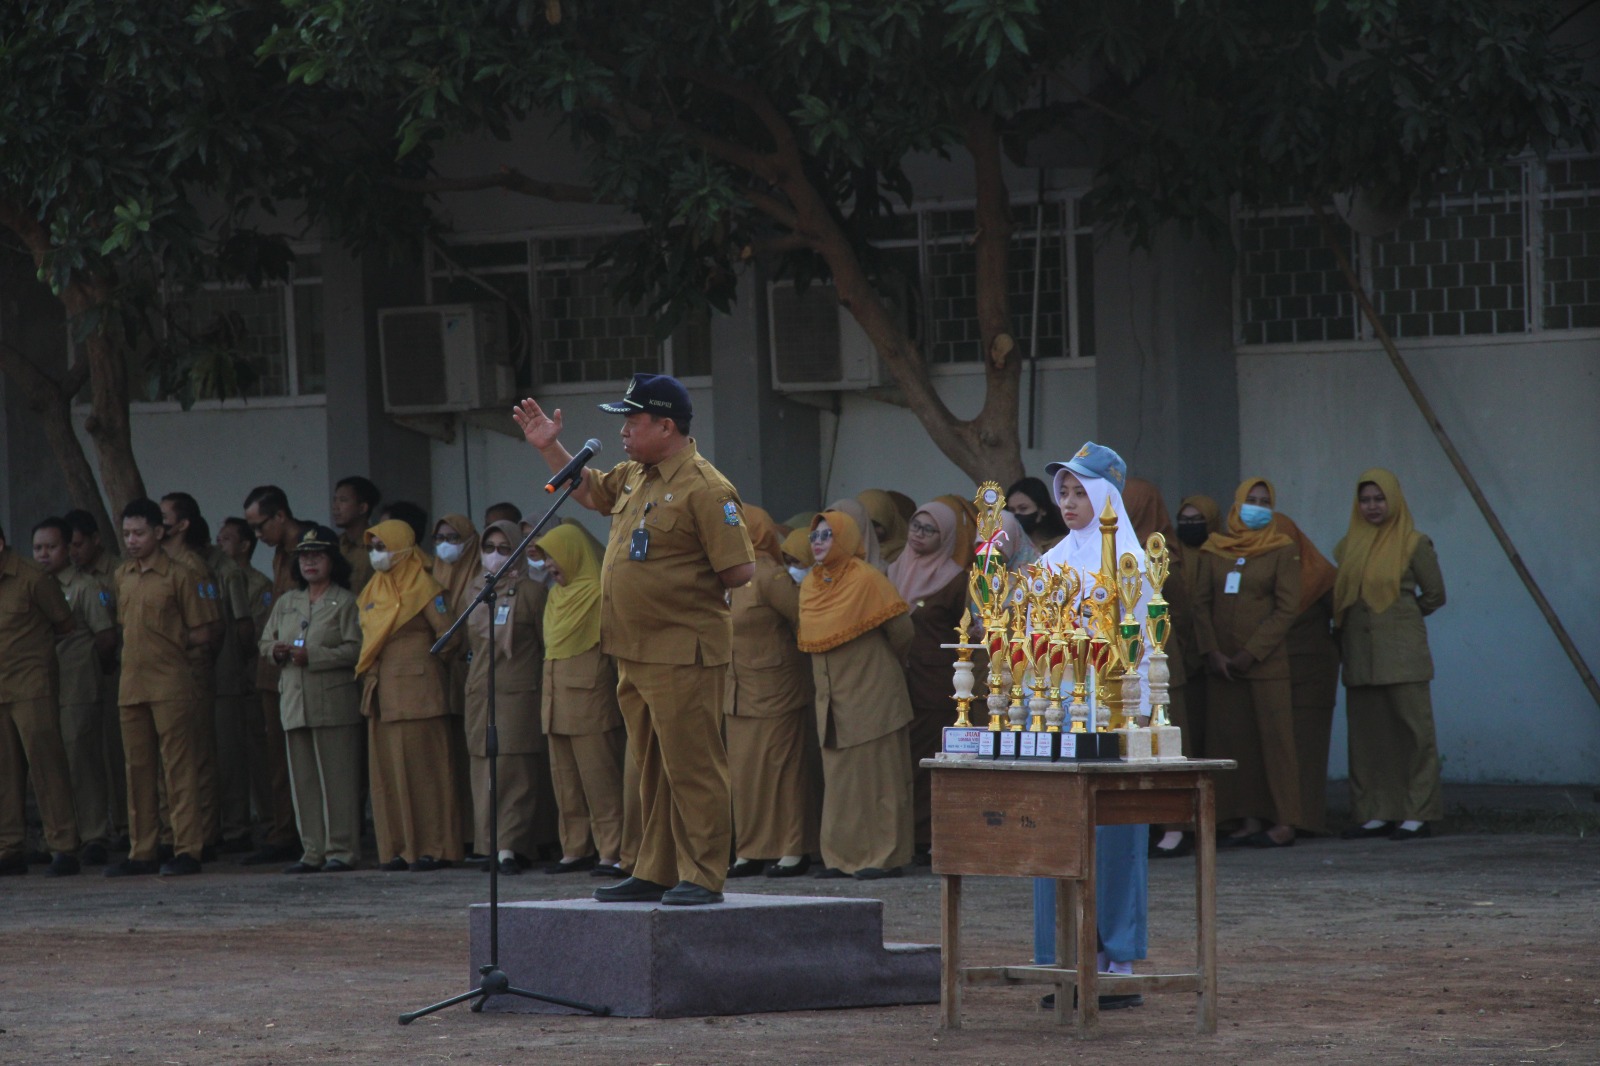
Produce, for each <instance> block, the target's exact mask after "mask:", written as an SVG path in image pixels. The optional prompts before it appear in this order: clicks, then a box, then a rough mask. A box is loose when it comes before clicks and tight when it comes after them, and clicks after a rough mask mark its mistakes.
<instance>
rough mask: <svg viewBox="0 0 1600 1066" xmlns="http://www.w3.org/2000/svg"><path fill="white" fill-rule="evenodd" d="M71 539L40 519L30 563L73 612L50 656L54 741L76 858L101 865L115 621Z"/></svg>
mask: <svg viewBox="0 0 1600 1066" xmlns="http://www.w3.org/2000/svg"><path fill="white" fill-rule="evenodd" d="M71 543H72V530H71V528H70V527H69V526H68V525H67V523H66V522H65V521H63V520H62V519H60V518H46V519H45V520H44V521H43V522H40V523H39V524H38V525H36V526H34V527H33V561H34V562H36V563H38V564H39V567H40V568H41V569H42V570H44V572H45V573H47V574H49V575H50V576H52V577H54V578H55V579H56V582H57V583H58V584H59V585H60V586H61V592H62V594H63V595H64V596H65V597H66V600H67V606H68V607H69V608H70V609H71V611H72V621H73V629H72V632H70V633H68V634H67V635H66V636H64V637H61V638H60V639H59V640H57V641H56V662H57V664H58V666H59V677H60V683H59V687H58V702H59V704H60V708H61V743H62V744H63V745H65V747H66V753H67V770H68V773H69V774H70V775H71V777H72V806H73V809H74V810H75V811H76V812H77V816H78V839H79V840H81V841H82V842H83V851H82V853H81V854H80V855H79V858H80V859H82V861H83V862H84V863H86V864H87V865H89V866H104V865H105V864H106V858H107V854H106V853H107V850H108V848H109V846H110V843H111V802H110V797H109V796H107V795H106V772H105V750H106V746H105V737H104V736H103V734H104V733H105V728H106V723H105V713H104V707H103V706H102V705H101V703H100V685H99V677H100V669H101V664H102V663H103V662H105V661H106V660H108V659H110V658H111V657H112V656H114V655H115V654H116V650H117V620H116V616H115V613H114V608H113V607H112V599H111V594H110V593H109V592H107V591H106V590H105V589H103V588H102V587H101V586H100V583H99V582H97V581H95V580H94V579H93V578H91V577H90V576H89V575H87V574H85V573H84V572H83V571H81V570H79V569H78V568H77V567H75V566H73V565H72V563H71V562H70V561H69V557H68V545H70V544H71Z"/></svg>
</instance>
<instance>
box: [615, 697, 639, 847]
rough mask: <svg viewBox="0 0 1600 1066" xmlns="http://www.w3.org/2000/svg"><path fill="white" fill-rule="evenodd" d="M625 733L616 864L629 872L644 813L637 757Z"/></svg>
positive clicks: (631, 739)
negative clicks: (620, 837) (640, 794)
mask: <svg viewBox="0 0 1600 1066" xmlns="http://www.w3.org/2000/svg"><path fill="white" fill-rule="evenodd" d="M622 731H623V732H624V733H627V734H628V736H627V739H626V741H624V743H623V751H622V843H621V844H620V845H619V846H618V850H619V851H620V852H621V857H620V858H619V859H618V860H617V862H618V864H619V865H620V866H621V867H622V868H623V869H624V870H627V871H628V872H629V873H630V874H631V873H632V872H633V864H634V862H636V861H637V860H638V858H639V838H640V837H641V836H643V835H644V815H643V814H642V813H640V810H639V757H638V756H637V755H635V754H634V741H633V734H632V733H628V728H627V726H626V725H624V726H623V729H622Z"/></svg>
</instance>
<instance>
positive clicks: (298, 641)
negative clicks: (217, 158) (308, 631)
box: [293, 637, 306, 648]
mask: <svg viewBox="0 0 1600 1066" xmlns="http://www.w3.org/2000/svg"><path fill="white" fill-rule="evenodd" d="M293 646H294V647H296V648H303V647H305V646H306V638H305V637H295V638H294V641H293Z"/></svg>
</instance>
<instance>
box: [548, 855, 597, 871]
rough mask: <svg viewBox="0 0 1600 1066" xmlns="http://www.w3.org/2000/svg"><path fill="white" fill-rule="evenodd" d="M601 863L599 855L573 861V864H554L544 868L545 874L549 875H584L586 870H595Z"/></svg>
mask: <svg viewBox="0 0 1600 1066" xmlns="http://www.w3.org/2000/svg"><path fill="white" fill-rule="evenodd" d="M599 861H600V856H598V855H585V856H584V857H583V858H581V859H573V860H572V861H571V862H553V863H551V864H550V865H548V866H546V867H545V868H544V872H545V873H547V874H575V873H582V872H583V871H584V870H593V869H594V868H595V864H596V863H598V862H599Z"/></svg>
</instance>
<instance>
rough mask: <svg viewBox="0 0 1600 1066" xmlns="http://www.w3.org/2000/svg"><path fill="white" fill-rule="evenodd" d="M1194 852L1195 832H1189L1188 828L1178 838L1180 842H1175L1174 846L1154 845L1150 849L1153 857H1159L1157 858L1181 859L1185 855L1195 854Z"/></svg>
mask: <svg viewBox="0 0 1600 1066" xmlns="http://www.w3.org/2000/svg"><path fill="white" fill-rule="evenodd" d="M1193 854H1194V834H1193V833H1191V832H1188V831H1187V830H1185V831H1184V833H1183V835H1182V836H1180V837H1179V838H1178V842H1177V843H1176V844H1174V845H1173V846H1172V847H1170V848H1163V847H1159V846H1156V847H1152V848H1151V849H1150V855H1151V857H1153V858H1157V859H1181V858H1183V857H1184V856H1185V855H1193Z"/></svg>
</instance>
